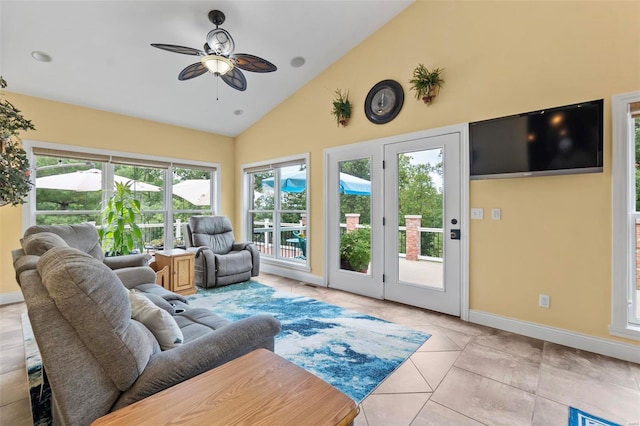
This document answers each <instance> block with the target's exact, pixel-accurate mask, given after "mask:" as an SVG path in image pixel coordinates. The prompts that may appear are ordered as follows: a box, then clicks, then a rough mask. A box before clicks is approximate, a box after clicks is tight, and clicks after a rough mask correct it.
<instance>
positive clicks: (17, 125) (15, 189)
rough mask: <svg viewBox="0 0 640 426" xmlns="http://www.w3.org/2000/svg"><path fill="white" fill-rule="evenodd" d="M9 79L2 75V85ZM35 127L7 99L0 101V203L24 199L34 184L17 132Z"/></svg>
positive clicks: (17, 202) (0, 86) (12, 202)
mask: <svg viewBox="0 0 640 426" xmlns="http://www.w3.org/2000/svg"><path fill="white" fill-rule="evenodd" d="M5 87H7V82H6V81H5V80H4V78H2V77H0V89H4V88H5ZM21 130H22V131H24V130H35V127H34V126H33V124H32V123H31V121H30V120H27V119H25V118H24V117H23V116H22V114H21V113H20V110H18V109H17V108H16V107H15V106H13V105H12V104H11V103H10V102H9V101H7V100H6V99H2V101H1V102H0V132H1V133H0V206H3V205H5V204H9V203H11V205H14V206H16V205H18V204H22V203H24V198H25V196H26V195H27V194H28V193H29V190H30V189H31V186H32V185H33V184H32V183H31V179H30V177H31V172H30V170H29V160H28V159H27V153H26V152H25V150H24V149H22V147H21V144H20V138H19V136H18V134H19V133H20V131H21Z"/></svg>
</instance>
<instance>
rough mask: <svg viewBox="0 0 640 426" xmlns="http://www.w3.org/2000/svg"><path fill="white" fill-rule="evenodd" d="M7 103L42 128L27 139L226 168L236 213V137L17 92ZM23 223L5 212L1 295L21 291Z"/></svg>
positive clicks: (226, 194)
mask: <svg viewBox="0 0 640 426" xmlns="http://www.w3.org/2000/svg"><path fill="white" fill-rule="evenodd" d="M7 99H8V100H9V101H10V102H11V103H12V104H14V105H15V106H16V107H17V108H18V109H19V110H20V111H22V113H23V115H24V116H25V117H27V118H28V119H29V120H31V121H32V122H33V124H34V125H35V127H36V129H37V130H35V131H29V132H26V133H24V134H23V135H22V136H23V139H29V140H37V141H44V142H52V143H60V144H65V145H77V146H82V147H91V148H98V149H107V150H113V151H121V152H130V153H136V154H149V155H157V156H162V157H169V158H181V159H186V160H196V161H207V162H215V163H220V164H221V169H222V172H223V173H222V175H221V176H222V183H221V185H222V188H221V190H222V191H221V193H222V201H221V202H222V214H225V215H231V216H232V215H234V214H235V211H234V203H235V198H234V195H233V194H234V193H235V174H234V173H233V167H234V152H233V151H234V146H233V139H232V138H229V137H226V136H220V135H215V134H212V133H205V132H199V131H196V130H190V129H185V128H181V127H176V126H170V125H167V124H161V123H156V122H153V121H148V120H141V119H137V118H132V117H127V116H123V115H118V114H112V113H108V112H103V111H97V110H93V109H89V108H82V107H78V106H74V105H69V104H63V103H59V102H52V101H48V100H44V99H39V98H33V97H29V96H23V95H18V94H13V93H9V94H7ZM177 147H179V149H178V148H177ZM21 220H22V219H21V207H10V206H4V207H1V208H0V293H9V292H15V291H19V290H20V289H19V287H18V285H17V284H16V281H15V278H14V274H13V266H12V264H11V250H12V249H14V248H16V247H17V246H18V241H19V239H20V236H21Z"/></svg>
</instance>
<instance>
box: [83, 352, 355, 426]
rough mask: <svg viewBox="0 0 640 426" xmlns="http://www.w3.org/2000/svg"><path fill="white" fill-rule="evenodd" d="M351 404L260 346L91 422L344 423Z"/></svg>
mask: <svg viewBox="0 0 640 426" xmlns="http://www.w3.org/2000/svg"><path fill="white" fill-rule="evenodd" d="M358 411H359V408H358V406H357V405H356V403H355V402H354V401H353V400H352V399H351V398H349V397H348V396H346V395H345V394H343V393H342V392H340V391H339V390H337V389H336V388H334V387H333V386H331V385H329V384H328V383H326V382H324V381H323V380H321V379H319V378H317V377H316V376H314V375H313V374H311V373H309V372H307V371H306V370H304V369H302V368H300V367H298V366H297V365H295V364H292V363H291V362H289V361H287V360H286V359H284V358H282V357H280V356H278V355H276V354H274V353H273V352H270V351H268V350H266V349H258V350H256V351H253V352H251V353H249V354H247V355H244V356H242V357H240V358H237V359H235V360H233V361H230V362H228V363H226V364H223V365H221V366H220V367H218V368H215V369H213V370H210V371H208V372H206V373H203V374H200V375H199V376H196V377H194V378H192V379H190V380H187V381H185V382H182V383H180V384H178V385H175V386H173V387H171V388H169V389H166V390H164V391H162V392H159V393H157V394H155V395H152V396H150V397H148V398H145V399H143V400H141V401H138V402H136V403H134V404H131V405H129V406H127V407H124V408H122V409H120V410H117V411H114V412H112V413H109V414H107V415H106V416H104V417H101V418H99V419H98V420H96V421H95V422H94V423H93V425H95V426H104V425H154V426H156V425H168V424H172V425H224V426H227V425H251V426H254V425H263V426H266V425H274V426H276V425H277V426H284V425H292V426H293V425H295V426H300V425H313V426H320V425H332V426H333V425H341V426H342V425H349V424H351V423H352V422H353V419H354V418H355V417H356V416H357V415H358Z"/></svg>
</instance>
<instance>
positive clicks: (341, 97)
mask: <svg viewBox="0 0 640 426" xmlns="http://www.w3.org/2000/svg"><path fill="white" fill-rule="evenodd" d="M335 93H336V98H335V99H334V101H333V109H332V110H331V114H333V116H335V117H336V122H337V123H338V126H340V125H342V126H343V127H344V126H346V125H347V123H349V119H350V118H351V102H349V92H342V91H341V90H340V89H336V92H335Z"/></svg>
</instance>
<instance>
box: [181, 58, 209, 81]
mask: <svg viewBox="0 0 640 426" xmlns="http://www.w3.org/2000/svg"><path fill="white" fill-rule="evenodd" d="M207 71H208V70H207V67H205V66H204V64H203V63H202V62H196V63H195V64H191V65H189V66H188V67H186V68H185V69H183V70H182V71H180V75H178V80H189V79H190V78H194V77H197V76H199V75H202V74H204V73H205V72H207Z"/></svg>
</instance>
